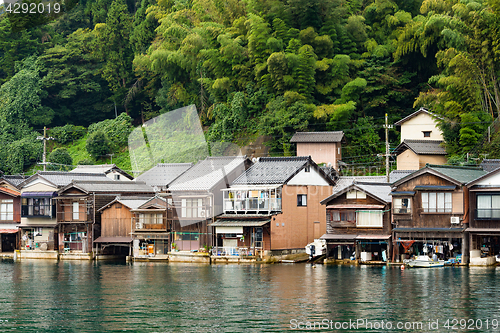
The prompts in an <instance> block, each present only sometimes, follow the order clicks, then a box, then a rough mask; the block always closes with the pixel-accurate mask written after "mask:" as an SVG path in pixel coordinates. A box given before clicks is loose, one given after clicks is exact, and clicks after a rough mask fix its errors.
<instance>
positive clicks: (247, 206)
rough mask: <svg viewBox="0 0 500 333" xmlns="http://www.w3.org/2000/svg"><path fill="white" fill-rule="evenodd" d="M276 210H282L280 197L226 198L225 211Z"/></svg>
mask: <svg viewBox="0 0 500 333" xmlns="http://www.w3.org/2000/svg"><path fill="white" fill-rule="evenodd" d="M248 211H251V212H255V213H257V214H259V213H260V212H275V211H281V199H279V198H247V199H231V198H225V199H224V213H229V212H248Z"/></svg>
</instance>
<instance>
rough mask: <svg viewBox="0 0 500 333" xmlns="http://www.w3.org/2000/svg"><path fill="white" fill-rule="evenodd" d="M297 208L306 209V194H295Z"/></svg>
mask: <svg viewBox="0 0 500 333" xmlns="http://www.w3.org/2000/svg"><path fill="white" fill-rule="evenodd" d="M297 207H307V194H297Z"/></svg>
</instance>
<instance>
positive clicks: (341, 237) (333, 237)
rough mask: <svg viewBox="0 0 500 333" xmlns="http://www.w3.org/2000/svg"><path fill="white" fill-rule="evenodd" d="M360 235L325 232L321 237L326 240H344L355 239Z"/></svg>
mask: <svg viewBox="0 0 500 333" xmlns="http://www.w3.org/2000/svg"><path fill="white" fill-rule="evenodd" d="M356 237H358V235H338V234H324V235H323V236H321V237H320V239H326V240H343V241H347V240H349V241H353V242H354V241H355V240H356Z"/></svg>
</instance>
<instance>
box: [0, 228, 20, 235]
mask: <svg viewBox="0 0 500 333" xmlns="http://www.w3.org/2000/svg"><path fill="white" fill-rule="evenodd" d="M18 231H19V230H18V229H0V234H17V232H18Z"/></svg>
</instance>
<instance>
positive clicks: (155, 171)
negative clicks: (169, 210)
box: [136, 163, 193, 187]
mask: <svg viewBox="0 0 500 333" xmlns="http://www.w3.org/2000/svg"><path fill="white" fill-rule="evenodd" d="M192 166H193V163H158V164H157V165H156V166H154V167H152V168H151V169H149V170H148V171H146V172H144V173H143V174H141V175H140V176H138V177H137V178H136V180H139V181H142V182H145V183H146V184H148V185H149V186H159V187H167V186H168V185H169V184H170V183H171V182H173V181H174V180H175V179H176V178H177V177H179V176H180V175H182V174H183V173H184V172H186V171H187V170H188V169H189V168H191V167H192Z"/></svg>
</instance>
